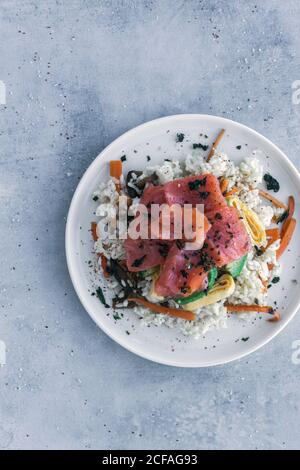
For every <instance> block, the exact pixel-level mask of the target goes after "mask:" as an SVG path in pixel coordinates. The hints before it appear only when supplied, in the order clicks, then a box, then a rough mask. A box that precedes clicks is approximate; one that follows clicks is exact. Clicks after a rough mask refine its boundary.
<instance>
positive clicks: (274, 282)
mask: <svg viewBox="0 0 300 470" xmlns="http://www.w3.org/2000/svg"><path fill="white" fill-rule="evenodd" d="M279 281H280V277H279V276H275V277H273V279H272V281H271V282H272V284H277V283H278V282H279Z"/></svg>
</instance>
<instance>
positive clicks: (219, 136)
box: [207, 129, 225, 162]
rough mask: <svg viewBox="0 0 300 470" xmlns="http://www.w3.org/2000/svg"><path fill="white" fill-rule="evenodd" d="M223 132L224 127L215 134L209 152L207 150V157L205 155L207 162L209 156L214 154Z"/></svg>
mask: <svg viewBox="0 0 300 470" xmlns="http://www.w3.org/2000/svg"><path fill="white" fill-rule="evenodd" d="M224 133H225V129H221V131H220V132H219V134H218V135H217V138H216V140H215V141H214V142H213V144H212V147H211V149H210V152H209V154H208V157H207V161H208V162H209V160H210V159H211V157H212V156H213V155H214V153H215V150H216V148H217V146H218V145H219V142H220V140H221V139H222V137H223V135H224Z"/></svg>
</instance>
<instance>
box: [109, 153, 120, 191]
mask: <svg viewBox="0 0 300 470" xmlns="http://www.w3.org/2000/svg"><path fill="white" fill-rule="evenodd" d="M109 174H110V176H111V177H112V178H116V179H117V180H118V181H120V178H121V176H122V162H121V160H111V161H110V162H109ZM116 188H117V191H120V184H119V183H117V184H116Z"/></svg>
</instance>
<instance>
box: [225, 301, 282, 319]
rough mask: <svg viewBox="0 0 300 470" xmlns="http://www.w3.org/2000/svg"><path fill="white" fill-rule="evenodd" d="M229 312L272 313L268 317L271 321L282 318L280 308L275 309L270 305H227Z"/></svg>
mask: <svg viewBox="0 0 300 470" xmlns="http://www.w3.org/2000/svg"><path fill="white" fill-rule="evenodd" d="M226 307H227V311H228V312H262V313H270V314H271V315H272V317H271V318H268V321H270V322H277V321H279V320H280V319H281V316H280V313H279V312H278V310H275V309H274V308H273V307H270V306H269V305H264V306H262V305H229V304H228V305H226Z"/></svg>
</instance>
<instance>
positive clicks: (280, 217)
mask: <svg viewBox="0 0 300 470" xmlns="http://www.w3.org/2000/svg"><path fill="white" fill-rule="evenodd" d="M289 212H290V211H289V210H288V209H287V210H286V211H284V212H283V213H282V214H281V216H279V217H278V219H277V223H278V224H280V223H281V222H284V221H285V219H286V218H287V217H288V215H289Z"/></svg>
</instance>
